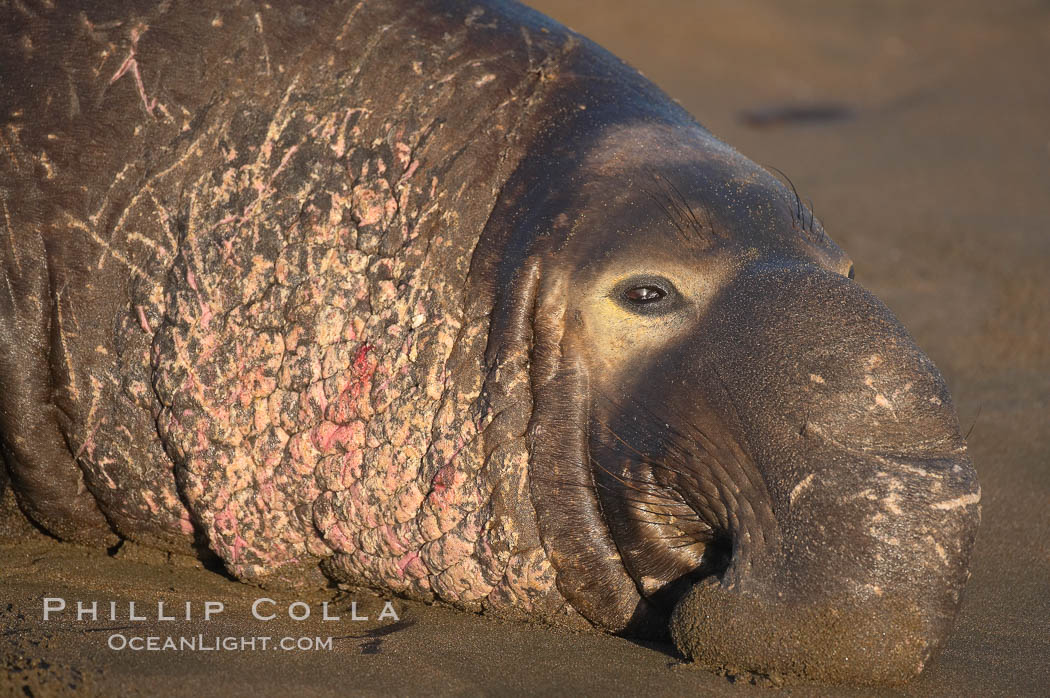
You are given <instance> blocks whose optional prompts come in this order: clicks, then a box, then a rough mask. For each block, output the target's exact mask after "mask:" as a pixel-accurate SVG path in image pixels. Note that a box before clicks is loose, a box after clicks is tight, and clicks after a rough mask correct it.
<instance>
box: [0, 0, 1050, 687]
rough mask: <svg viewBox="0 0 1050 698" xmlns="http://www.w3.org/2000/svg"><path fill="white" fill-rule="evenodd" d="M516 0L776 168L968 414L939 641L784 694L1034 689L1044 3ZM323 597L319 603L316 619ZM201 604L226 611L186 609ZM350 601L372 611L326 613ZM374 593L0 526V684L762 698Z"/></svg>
mask: <svg viewBox="0 0 1050 698" xmlns="http://www.w3.org/2000/svg"><path fill="white" fill-rule="evenodd" d="M532 4H533V5H534V6H535V7H537V8H538V9H540V10H542V11H544V12H547V13H549V14H551V15H552V16H554V17H555V18H557V19H559V20H561V21H563V22H565V23H566V24H568V25H569V26H571V27H572V28H574V29H576V30H578V31H581V32H583V33H584V34H586V35H588V36H590V37H591V38H593V39H595V40H596V41H598V42H599V43H601V44H603V45H605V46H606V47H607V48H609V49H610V50H612V51H613V52H614V53H617V54H618V55H620V56H621V57H623V58H624V59H626V60H628V61H629V62H630V63H632V64H633V65H635V66H636V67H638V68H640V69H641V70H642V71H643V72H644V73H645V74H646V75H647V76H648V77H650V78H651V79H653V80H654V81H655V82H656V83H657V84H659V85H661V86H662V87H663V88H664V89H665V90H666V91H667V92H668V93H669V94H671V95H672V96H674V97H676V98H677V99H679V100H680V101H681V102H682V103H683V104H684V105H685V106H686V107H687V108H688V109H689V110H690V111H691V112H692V113H693V114H694V115H696V117H697V118H698V119H699V120H700V121H701V123H704V124H705V125H706V126H708V127H709V128H710V129H711V130H712V131H714V132H715V133H716V134H717V135H719V136H720V137H722V138H723V139H724V140H726V141H727V142H729V143H731V144H733V145H734V146H736V147H737V148H738V149H739V150H741V151H742V152H743V153H745V154H746V155H748V156H750V157H751V158H753V159H755V160H757V161H758V162H761V163H763V164H766V165H772V166H775V167H778V168H779V169H781V170H783V171H785V172H786V173H787V174H788V175H789V176H790V177H791V178H792V180H793V181H794V183H795V185H796V186H797V187H798V189H799V192H800V193H801V194H802V196H803V197H805V198H807V199H812V200H813V203H814V205H815V208H816V212H817V215H818V216H819V217H820V218H821V219H822V220H823V221H824V223H825V226H826V228H827V230H828V232H829V234H830V235H831V236H832V237H833V238H834V239H835V240H836V242H838V243H839V244H840V245H841V246H842V247H843V248H844V249H845V250H847V252H849V253H850V254H851V255H852V256H853V257H854V259H855V261H856V268H857V279H858V281H859V282H860V283H862V284H864V285H865V286H867V287H868V288H870V289H871V290H872V291H874V292H875V293H876V294H877V295H879V296H880V297H881V298H882V299H883V300H884V301H885V302H886V303H887V304H888V305H889V306H890V307H891V308H892V309H893V310H894V311H895V312H896V313H897V315H898V317H900V319H901V320H902V322H903V323H904V324H905V325H906V326H907V327H908V328H909V330H910V331H911V332H912V334H913V335H914V336H915V337H916V339H917V340H918V343H919V344H920V346H922V347H923V348H924V349H925V350H926V351H927V352H928V353H929V355H930V356H931V357H932V358H933V360H934V362H935V363H936V364H937V365H938V366H939V367H940V369H941V371H942V372H943V373H944V375H945V378H946V379H947V381H948V384H949V385H950V387H951V389H952V393H953V395H954V397H955V400H956V405H957V408H958V411H959V415H960V419H961V421H962V423H963V429H964V431H965V430H969V429H970V428H971V426H972V429H973V430H972V432H971V434H970V437H969V442H970V448H971V452H972V454H973V458H974V461H975V463H976V466H977V469H978V472H979V474H980V477H981V483H982V488H983V491H984V498H983V503H984V504H983V506H984V521H983V524H982V528H981V532H980V536H979V539H978V543H977V549H976V552H975V554H974V560H973V564H972V569H973V577H972V579H971V581H970V584H969V586H968V587H967V591H966V597H965V600H964V603H963V607H962V611H961V612H960V614H959V618H958V621H957V624H956V629H955V632H954V634H953V635H952V637H951V639H950V640H949V642H948V644H947V646H946V647H945V648H944V650H943V652H942V653H941V655H940V656H939V657H938V658H937V659H936V660H935V661H934V662H933V663H932V664H931V665H930V666H929V667H928V669H927V670H926V672H924V673H923V674H922V675H921V676H920V677H919V678H918V679H916V680H915V681H913V682H911V683H910V684H908V685H906V686H904V687H903V688H900V689H897V690H895V691H888V690H871V689H842V688H839V687H836V688H831V687H822V686H813V685H808V686H792V687H788V688H787V689H785V691H786V692H790V693H791V694H792V695H883V694H885V695H892V694H897V693H902V694H905V695H960V694H977V695H1045V694H1046V691H1047V690H1048V685H1050V341H1048V337H1050V127H1048V126H1047V125H1048V124H1050V71H1048V70H1047V68H1046V66H1047V65H1048V64H1050V5H1048V4H1047V3H1045V2H1036V1H1035V0H1031V1H1027V2H1026V1H1020V0H1018V1H1011V2H997V3H990V2H968V1H967V2H957V1H949V0H941V1H939V2H925V3H912V2H906V1H904V0H900V1H894V2H879V3H875V2H870V3H869V2H859V1H856V2H841V1H839V0H799V1H797V2H793V3H791V4H790V8H789V7H788V4H787V3H778V2H775V0H747V1H741V0H722V1H705V2H687V1H686V0H682V1H680V2H671V1H662V2H654V3H628V2H623V1H622V0H616V1H609V0H607V1H605V2H599V1H597V0H587V1H586V2H584V1H583V0H578V1H575V2H565V1H564V0H562V1H560V2H554V1H553V0H544V1H543V2H539V1H537V2H533V3H532ZM45 596H51V597H62V598H65V599H67V600H69V601H70V602H71V604H72V603H75V601H76V600H78V599H80V600H85V601H90V600H105V601H109V600H117V601H120V600H134V601H136V602H137V604H138V605H139V606H140V608H141V604H142V603H143V602H145V603H147V604H155V602H156V600H158V599H163V600H168V601H169V602H172V603H173V602H178V603H179V606H180V609H181V605H182V604H184V603H185V602H186V601H191V602H193V603H194V606H193V611H194V613H196V614H197V617H196V618H195V620H193V621H156V620H153V621H144V622H141V623H134V624H133V623H130V622H127V621H125V620H117V621H115V622H108V621H105V622H96V623H90V622H79V623H78V622H76V621H75V620H72V615H71V614H70V613H68V612H67V613H66V614H64V615H63V616H59V617H56V618H55V619H53V620H52V621H49V622H47V623H45V622H43V621H42V599H43V598H44V597H45ZM264 596H265V597H271V598H273V599H275V600H276V601H280V602H283V604H284V608H286V607H287V603H289V602H290V601H293V600H296V599H302V600H304V601H308V602H311V603H312V604H313V605H312V614H311V619H310V620H308V621H304V622H295V621H291V620H288V619H287V618H285V619H284V620H279V619H278V620H274V621H270V622H267V623H261V622H259V621H256V620H254V619H253V618H252V617H251V614H250V610H249V607H250V605H251V603H252V601H253V600H254V599H256V598H259V597H264ZM325 599H330V600H332V603H333V605H332V607H331V608H332V610H333V611H334V612H341V616H342V620H341V621H338V622H335V621H333V622H324V621H321V620H320V619H319V618H318V614H319V613H320V612H321V609H320V603H321V601H322V600H325ZM207 600H222V601H224V602H225V603H226V607H227V608H226V610H225V611H224V612H223V613H222V614H221V615H220V616H219V617H218V618H217V619H215V620H213V621H210V622H207V623H205V622H203V621H202V620H201V619H200V617H199V616H200V615H201V614H202V608H203V607H202V606H201V605H200V604H202V603H203V602H204V601H207ZM350 600H356V601H357V602H358V607H359V609H361V610H360V611H359V613H361V614H365V615H369V616H370V620H369V621H367V622H365V621H361V622H358V621H351V620H348V618H349V612H348V605H349V602H350ZM382 604H383V601H382V600H381V599H379V598H378V597H375V596H374V595H372V594H370V593H367V592H359V593H357V592H355V593H353V594H350V595H348V596H343V597H340V598H336V599H333V597H332V596H331V594H329V595H327V596H316V597H314V596H309V595H306V596H304V595H303V594H297V595H295V596H294V597H289V596H288V595H281V594H277V593H274V592H265V591H261V590H259V589H256V588H253V587H248V586H246V585H243V584H238V583H236V582H233V581H230V580H228V579H226V578H225V577H224V576H223V575H221V574H219V573H217V572H213V571H208V570H205V569H203V568H202V567H201V566H200V565H199V564H196V563H193V562H192V561H187V560H170V559H168V557H167V556H166V555H162V554H158V553H153V552H150V551H146V550H141V549H137V548H134V547H132V546H126V547H125V548H123V549H121V550H120V551H117V552H116V554H115V555H113V556H110V555H107V554H106V552H105V551H88V550H84V549H81V548H77V547H74V546H68V545H58V544H55V543H52V542H49V541H47V540H44V539H43V538H42V537H40V538H37V539H35V540H34V541H33V542H30V543H23V544H20V545H7V546H0V695H6V694H11V695H19V696H25V695H51V694H61V693H70V694H72V693H80V694H89V695H90V694H106V695H118V694H121V695H155V694H173V695H183V694H185V695H190V694H193V695H227V694H228V695H243V694H253V695H256V696H271V695H284V694H287V693H290V692H293V691H294V692H300V693H304V694H316V695H336V694H340V695H344V694H366V695H370V694H384V695H386V694H395V695H400V694H408V693H418V692H425V693H441V694H475V693H479V692H481V693H487V694H495V693H500V694H508V693H509V694H524V693H581V694H609V693H627V694H635V693H653V694H659V695H664V694H666V695H684V694H687V693H688V694H697V693H699V694H707V695H739V694H752V693H753V694H762V695H771V694H770V693H769V689H768V688H767V687H755V686H751V685H749V684H745V683H743V682H739V681H738V682H736V683H733V682H731V681H730V680H728V679H726V678H723V677H719V676H716V675H714V674H710V673H707V672H704V671H700V670H697V669H695V668H693V667H691V666H688V665H681V664H680V663H679V661H678V659H677V658H676V656H675V655H674V652H673V650H672V649H670V648H667V647H657V646H646V645H642V644H638V643H633V642H630V641H628V640H624V639H620V638H615V637H608V636H603V635H599V634H596V633H570V632H566V631H560V630H552V629H548V628H543V627H536V626H529V625H524V624H515V623H508V622H499V621H494V620H491V619H487V618H482V617H477V616H471V615H468V614H463V613H457V612H454V611H449V610H445V609H440V608H432V607H425V606H421V605H418V604H411V603H407V602H404V601H399V600H394V605H395V608H396V610H397V612H398V614H399V616H400V619H401V620H400V621H399V622H397V623H391V622H390V621H389V620H386V621H383V622H378V621H377V620H376V618H375V616H376V614H377V613H378V611H379V610H380V609H381V608H382ZM281 607H282V606H281V604H280V603H279V604H277V608H278V609H280V608H281ZM169 609H170V605H169ZM126 612H127V607H126V606H124V607H123V609H122V610H121V613H122V615H123V616H124V617H126ZM150 614H151V616H155V615H156V607H155V606H154V607H153V608H152V611H150ZM126 626H133V627H130V628H129V627H126ZM121 628H123V629H121ZM116 633H126V634H127V635H129V636H130V635H131V634H135V635H149V634H156V635H160V636H164V635H195V634H197V633H201V634H206V635H209V636H213V635H232V636H259V635H269V636H273V637H275V638H277V637H282V636H286V635H287V636H293V637H314V636H321V637H328V636H331V637H333V638H335V639H334V640H333V649H332V650H331V651H312V652H311V651H293V652H284V651H254V652H252V651H227V652H220V651H213V652H183V653H178V652H145V651H143V652H132V651H114V650H110V649H108V648H107V640H108V638H109V636H110V635H113V634H116ZM26 689H28V691H29V692H28V693H27V691H26Z"/></svg>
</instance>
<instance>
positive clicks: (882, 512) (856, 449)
mask: <svg viewBox="0 0 1050 698" xmlns="http://www.w3.org/2000/svg"><path fill="white" fill-rule="evenodd" d="M548 152H555V149H554V148H548ZM510 186H511V187H512V188H511V189H510V190H509V192H508V193H507V195H506V196H505V197H504V198H505V199H506V202H505V203H504V208H503V210H502V211H497V215H496V216H495V220H496V221H497V222H496V223H495V225H500V226H503V228H504V229H505V231H504V233H503V236H504V238H503V240H502V243H501V244H502V247H501V248H500V249H501V250H502V254H501V255H499V261H498V262H496V264H497V265H498V266H499V269H500V273H499V274H496V276H497V277H500V276H502V278H503V282H502V283H503V284H504V288H503V290H502V291H501V292H499V295H500V299H501V300H500V301H499V304H498V308H497V315H499V316H500V317H501V318H502V323H503V324H502V325H501V327H497V328H496V331H495V333H494V336H495V337H496V338H495V340H494V341H495V342H496V343H497V344H499V343H500V342H503V343H507V342H519V343H521V342H523V343H526V344H527V345H528V351H529V352H530V353H529V356H530V359H531V361H530V365H529V369H528V370H529V381H530V384H531V389H532V398H533V411H532V419H531V422H530V425H529V432H528V437H529V439H530V442H529V443H530V454H531V458H530V468H531V470H530V486H531V494H532V499H533V504H534V506H535V508H536V512H537V517H538V519H539V524H540V532H541V535H542V538H543V541H544V545H545V547H546V548H547V551H548V553H549V555H550V557H551V559H552V562H553V564H554V566H555V567H556V569H557V574H558V586H559V588H560V590H561V592H562V593H563V595H564V596H565V597H566V598H567V599H569V600H570V601H571V602H572V604H573V606H574V607H575V608H576V609H577V610H579V611H580V612H581V613H582V614H583V615H585V616H586V617H587V618H588V619H589V620H590V621H591V622H592V623H594V624H595V625H597V626H599V627H602V628H604V629H608V630H612V631H615V632H624V633H648V634H653V633H656V634H659V633H660V632H661V631H662V632H664V633H666V631H667V628H668V627H670V630H671V634H672V636H673V638H674V641H675V642H676V644H677V646H678V647H679V649H680V650H681V651H682V652H683V653H684V654H686V655H687V656H690V657H692V658H694V659H696V660H697V661H699V662H701V663H703V664H706V665H709V666H714V667H720V668H724V669H730V670H734V669H735V670H746V671H751V672H756V673H760V674H766V675H802V676H807V677H811V678H819V679H825V680H836V681H857V682H871V681H876V682H884V681H891V682H892V681H897V680H903V679H906V678H907V677H909V676H911V675H913V674H915V673H917V672H918V671H921V669H922V667H923V665H924V663H925V662H926V661H927V660H928V658H929V657H930V655H931V653H932V652H933V651H934V650H935V649H936V647H937V646H938V645H939V644H940V643H941V642H942V641H943V639H944V638H945V636H946V634H947V632H948V630H949V629H950V626H951V623H952V620H953V617H954V615H955V611H956V609H957V607H958V604H959V595H960V591H961V588H962V586H963V584H964V582H965V580H966V578H967V576H968V571H967V566H968V560H969V556H970V551H971V548H972V546H973V542H974V537H975V534H976V530H977V526H978V522H979V517H980V510H979V499H980V494H979V492H980V490H979V487H978V484H977V480H976V475H975V472H974V469H973V467H972V464H971V462H970V459H969V456H968V455H967V452H966V445H965V442H964V440H963V438H962V437H961V436H960V434H959V428H958V422H957V418H956V414H955V411H954V408H953V406H952V402H951V399H950V396H949V394H948V391H947V389H946V387H945V383H944V380H943V379H942V377H941V375H940V374H939V373H938V371H937V369H936V368H935V367H934V365H933V364H932V363H931V362H930V360H929V359H928V358H927V357H926V356H925V355H924V354H923V353H922V352H921V351H920V350H919V348H918V347H917V346H916V345H915V343H914V341H913V340H912V339H911V337H909V336H908V334H907V333H906V331H905V330H904V329H903V328H902V327H901V325H900V324H899V323H898V321H897V320H896V319H895V318H894V316H893V315H892V313H891V312H890V311H889V310H888V309H887V308H886V307H885V306H884V305H883V304H882V303H880V302H879V301H878V300H877V299H876V298H875V297H874V296H872V295H871V294H870V293H868V292H867V291H865V290H864V289H863V288H862V287H861V286H860V285H859V284H858V283H855V282H854V281H853V280H852V276H853V272H852V264H851V261H850V260H849V259H848V258H847V256H846V255H845V254H844V253H843V252H842V251H841V250H840V249H839V248H838V247H837V246H835V244H834V243H832V242H831V241H830V240H829V239H828V238H827V236H826V235H825V234H824V232H823V230H822V228H821V225H820V223H819V222H818V221H816V220H815V219H814V218H813V216H812V213H810V212H809V210H808V209H807V208H806V207H805V206H803V205H802V204H801V203H800V202H799V200H798V198H797V196H796V195H795V194H794V193H793V192H792V190H791V189H790V188H787V187H785V185H784V184H783V183H782V182H781V181H780V180H779V179H778V178H775V177H773V176H772V175H770V174H769V173H768V172H767V171H765V170H764V169H762V168H760V167H758V166H757V165H755V164H754V163H752V162H750V161H749V160H747V159H746V158H744V157H742V156H741V155H739V154H738V153H737V152H736V151H734V150H732V149H731V148H729V147H728V146H725V145H724V144H722V143H720V142H719V141H717V140H715V139H714V138H712V137H711V136H710V135H709V134H708V133H707V132H706V131H704V130H703V129H701V128H698V127H695V126H678V125H667V124H659V125H654V124H647V123H641V124H634V125H630V124H619V125H615V126H610V127H608V128H605V129H603V131H602V135H601V137H600V138H596V139H594V140H593V141H592V142H591V143H590V144H589V146H588V148H587V149H586V153H585V154H583V155H580V156H578V157H571V156H568V155H566V154H565V152H563V153H562V159H561V160H557V161H555V160H552V159H548V160H546V161H544V162H540V163H536V164H533V165H532V166H531V169H530V168H529V167H527V166H526V167H524V168H523V170H522V172H520V173H519V177H518V181H517V182H516V183H512V184H511V185H510ZM537 212H539V213H537ZM491 256H492V257H493V258H495V257H496V256H495V255H491Z"/></svg>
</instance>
